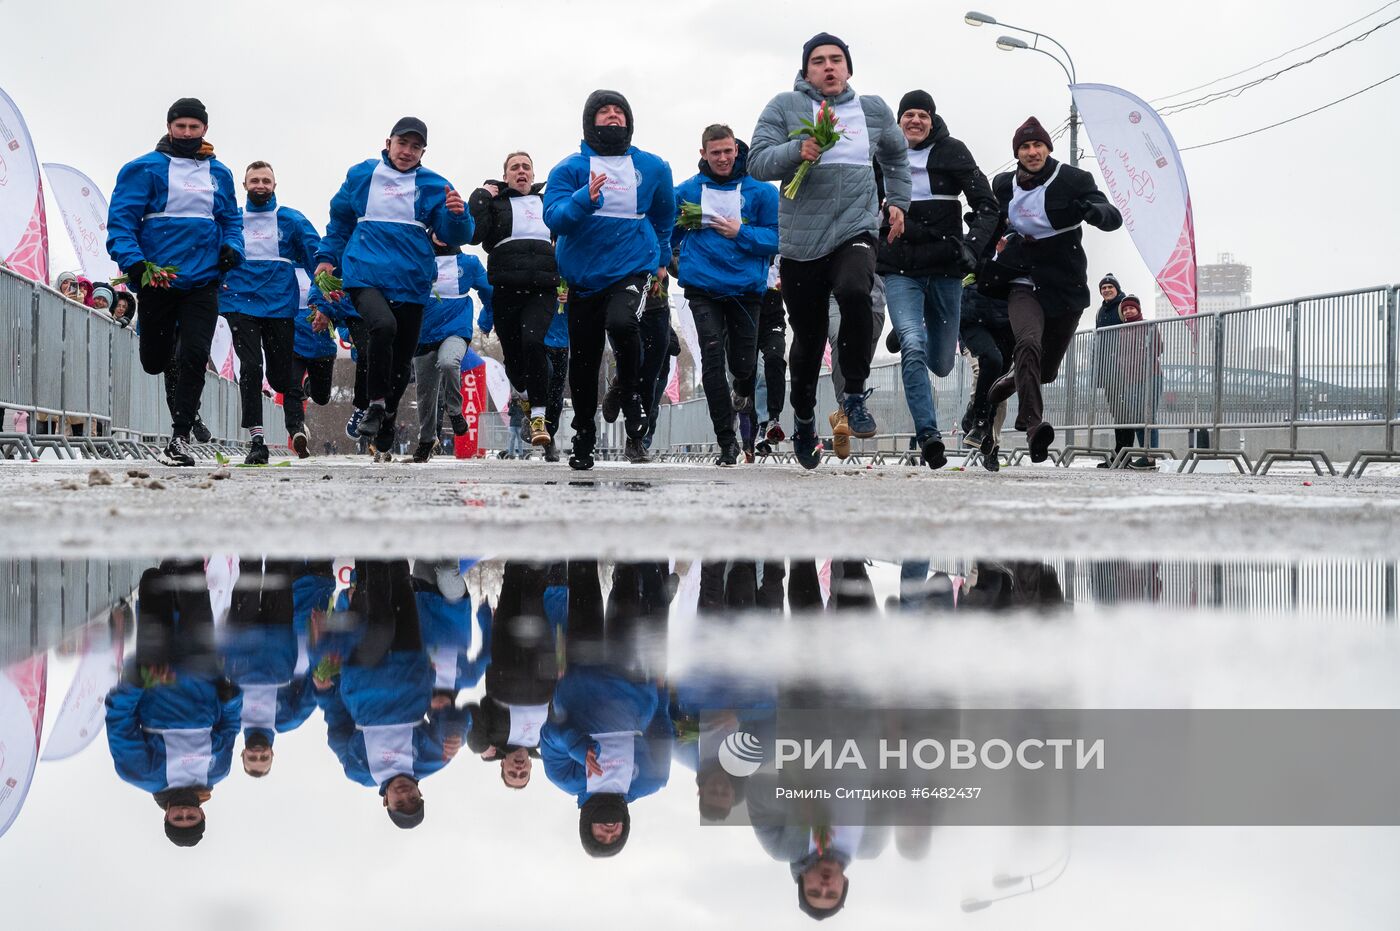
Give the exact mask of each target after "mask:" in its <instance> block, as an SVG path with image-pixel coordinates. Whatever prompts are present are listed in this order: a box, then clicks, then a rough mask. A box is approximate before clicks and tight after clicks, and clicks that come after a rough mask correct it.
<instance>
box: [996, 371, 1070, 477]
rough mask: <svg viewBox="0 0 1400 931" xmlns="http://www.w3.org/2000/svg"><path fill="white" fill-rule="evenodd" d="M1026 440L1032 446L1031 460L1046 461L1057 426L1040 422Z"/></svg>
mask: <svg viewBox="0 0 1400 931" xmlns="http://www.w3.org/2000/svg"><path fill="white" fill-rule="evenodd" d="M993 387H994V388H995V386H993ZM1026 442H1027V444H1028V445H1029V446H1030V448H1031V462H1044V461H1045V460H1046V459H1047V458H1049V454H1050V444H1051V443H1053V442H1055V428H1054V427H1052V426H1050V425H1049V424H1048V423H1044V422H1042V423H1038V424H1036V425H1035V427H1034V428H1033V429H1032V430H1031V432H1030V433H1028V434H1027V435H1026Z"/></svg>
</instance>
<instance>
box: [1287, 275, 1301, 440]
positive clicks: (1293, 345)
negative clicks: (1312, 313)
mask: <svg viewBox="0 0 1400 931" xmlns="http://www.w3.org/2000/svg"><path fill="white" fill-rule="evenodd" d="M1290 306H1291V307H1292V315H1291V317H1290V319H1289V329H1290V330H1291V331H1292V339H1290V340H1289V356H1290V357H1291V358H1290V360H1289V368H1288V374H1289V381H1291V382H1292V383H1293V384H1292V389H1293V390H1292V391H1291V392H1290V393H1291V394H1292V399H1291V401H1290V402H1289V414H1288V448H1289V449H1297V448H1298V378H1299V374H1300V372H1301V371H1302V359H1301V356H1302V346H1303V334H1302V332H1301V329H1302V319H1301V314H1300V313H1299V309H1298V302H1297V301H1294V302H1293V303H1292V304H1291V305H1290Z"/></svg>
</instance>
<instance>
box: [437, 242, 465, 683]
mask: <svg viewBox="0 0 1400 931" xmlns="http://www.w3.org/2000/svg"><path fill="white" fill-rule="evenodd" d="M433 290H434V291H436V292H437V296H438V297H439V298H442V299H447V298H454V297H461V296H462V289H461V287H460V285H459V280H458V276H457V256H455V255H440V256H438V257H437V283H436V284H434V285H433ZM452 655H453V656H456V655H457V651H456V650H453V651H452ZM452 668H453V669H454V670H455V669H456V668H457V663H456V660H453V663H452Z"/></svg>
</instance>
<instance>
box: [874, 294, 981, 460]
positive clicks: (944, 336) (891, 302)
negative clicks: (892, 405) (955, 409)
mask: <svg viewBox="0 0 1400 931" xmlns="http://www.w3.org/2000/svg"><path fill="white" fill-rule="evenodd" d="M883 277H884V279H885V304H886V306H887V307H888V308H889V313H890V322H891V323H892V324H893V326H894V331H895V333H896V334H897V335H898V336H899V367H900V374H901V376H902V377H903V380H904V400H905V403H907V404H908V405H909V414H910V415H911V416H912V417H913V418H914V431H915V433H917V434H918V437H919V439H920V440H922V439H923V438H924V437H927V436H930V435H932V434H934V433H936V432H937V431H938V414H937V412H936V411H935V409H934V406H933V387H932V386H931V385H930V384H929V377H928V373H929V372H932V373H933V374H935V375H938V376H939V377H942V376H944V375H947V374H948V373H949V372H951V371H952V370H953V363H954V362H955V361H956V359H957V352H958V322H959V320H960V319H961V317H962V281H961V280H959V279H957V278H951V277H943V276H934V277H924V278H914V277H910V276H908V275H884V276H883Z"/></svg>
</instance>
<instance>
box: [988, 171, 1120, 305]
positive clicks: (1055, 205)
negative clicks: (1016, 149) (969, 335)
mask: <svg viewBox="0 0 1400 931" xmlns="http://www.w3.org/2000/svg"><path fill="white" fill-rule="evenodd" d="M1057 169H1058V170H1059V174H1058V175H1054V179H1055V180H1053V181H1047V182H1045V183H1046V184H1047V187H1046V189H1045V213H1046V218H1047V219H1048V220H1049V222H1050V224H1051V225H1052V226H1054V227H1055V228H1056V229H1068V228H1070V227H1073V228H1072V229H1068V231H1067V232H1064V233H1060V234H1059V235H1058V236H1051V237H1050V238H1048V239H1041V240H1036V241H1031V240H1027V239H1025V238H1024V237H1022V236H1019V235H1017V236H1014V237H1012V239H1011V240H1010V241H1009V242H1008V244H1007V245H1006V247H1005V248H1004V249H1003V250H1002V251H1001V252H1000V253H999V254H998V255H997V257H996V263H995V264H998V265H1003V266H1005V267H1007V268H1012V269H1020V270H1024V273H1025V275H1026V276H1027V277H1029V278H1030V279H1031V281H1033V282H1034V283H1035V296H1036V299H1037V300H1038V301H1039V302H1040V306H1041V309H1042V310H1044V311H1045V314H1046V316H1050V317H1055V316H1063V315H1066V314H1074V315H1076V316H1078V315H1079V314H1081V313H1083V312H1084V309H1085V308H1086V307H1088V306H1089V301H1090V297H1089V261H1088V259H1087V258H1086V257H1085V255H1084V246H1083V239H1084V232H1083V230H1081V229H1080V228H1079V224H1081V223H1083V222H1085V216H1086V212H1091V213H1090V215H1092V216H1094V218H1095V219H1096V220H1097V222H1096V224H1095V225H1097V226H1098V227H1099V229H1101V230H1103V231H1104V232H1112V231H1113V230H1116V229H1118V227H1120V226H1122V225H1123V215H1122V214H1120V213H1119V212H1118V208H1116V207H1114V206H1113V205H1112V204H1111V203H1109V201H1108V198H1107V197H1105V196H1104V194H1103V192H1102V191H1100V190H1099V189H1098V186H1097V185H1095V184H1094V176H1093V175H1091V174H1089V172H1087V171H1084V170H1083V169H1081V168H1073V167H1071V166H1069V165H1062V164H1060V163H1058V162H1057V161H1055V159H1053V158H1051V159H1046V161H1045V167H1044V168H1042V169H1041V170H1042V171H1043V172H1046V173H1048V174H1053V173H1054V172H1055V171H1056V170H1057ZM1015 177H1016V170H1015V169H1014V168H1013V169H1012V170H1011V171H1004V172H1002V173H1001V174H999V175H997V176H996V177H995V178H993V179H992V193H993V194H995V195H996V199H997V204H998V205H999V206H1000V210H1001V216H1000V218H999V220H998V222H997V229H996V232H995V235H996V237H998V238H1000V237H1001V236H1003V235H1005V233H1006V232H1007V230H1008V229H1009V228H1010V227H1009V224H1008V222H1007V219H1006V214H1007V210H1008V209H1009V208H1010V206H1011V194H1012V188H1013V181H1014V179H1015ZM992 264H993V263H990V262H989V263H986V265H985V266H984V267H983V269H982V271H981V272H980V273H979V274H978V276H977V284H978V290H979V291H981V292H982V293H983V294H985V295H987V296H989V297H997V298H1003V299H1004V298H1005V297H1006V295H1007V292H1008V290H1009V289H1008V287H1007V282H1005V281H1001V282H999V283H997V284H993V283H992V281H993V278H994V276H992V275H989V274H988V270H989V266H990V265H992ZM1002 277H1009V276H1002Z"/></svg>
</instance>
